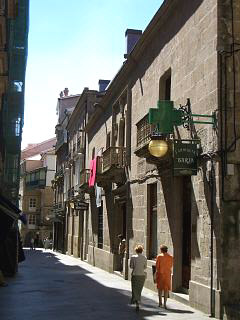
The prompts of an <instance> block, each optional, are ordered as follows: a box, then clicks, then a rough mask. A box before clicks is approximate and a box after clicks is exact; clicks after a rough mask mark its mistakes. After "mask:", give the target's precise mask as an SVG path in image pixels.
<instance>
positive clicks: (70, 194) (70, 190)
mask: <svg viewBox="0 0 240 320" xmlns="http://www.w3.org/2000/svg"><path fill="white" fill-rule="evenodd" d="M73 197H74V187H72V188H71V189H68V199H71V198H73Z"/></svg>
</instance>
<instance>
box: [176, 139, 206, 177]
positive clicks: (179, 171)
mask: <svg viewBox="0 0 240 320" xmlns="http://www.w3.org/2000/svg"><path fill="white" fill-rule="evenodd" d="M199 144H200V141H199V140H174V144H173V147H174V152H173V175H174V176H183V175H197V156H198V145H199Z"/></svg>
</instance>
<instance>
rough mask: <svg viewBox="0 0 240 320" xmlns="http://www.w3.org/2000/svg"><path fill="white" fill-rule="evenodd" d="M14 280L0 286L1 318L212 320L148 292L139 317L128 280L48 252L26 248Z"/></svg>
mask: <svg viewBox="0 0 240 320" xmlns="http://www.w3.org/2000/svg"><path fill="white" fill-rule="evenodd" d="M25 254H26V261H24V262H23V263H21V264H20V265H19V272H18V274H17V276H16V277H15V278H12V279H7V281H8V286H7V287H0V319H1V320H20V319H22V320H30V319H31V320H40V319H41V320H55V319H56V320H57V319H58V320H77V319H78V320H79V319H83V320H85V319H86V320H88V319H100V320H108V319H113V320H118V319H121V320H124V319H129V320H131V319H162V318H164V319H169V320H170V319H172V320H174V319H177V320H182V319H185V320H192V319H195V320H200V319H208V316H207V315H204V314H202V313H200V312H198V311H196V310H194V309H191V308H189V307H186V306H185V305H182V304H181V303H178V302H175V301H174V300H171V299H169V300H168V307H169V309H168V310H165V309H161V308H158V307H157V300H158V299H157V295H156V294H155V293H154V292H153V291H151V290H147V289H144V290H143V295H142V304H141V307H140V311H139V313H136V311H135V307H134V306H131V305H129V302H130V297H131V290H130V289H131V288H130V282H129V281H126V280H123V279H122V278H120V277H118V276H116V275H113V274H110V273H108V272H105V271H103V270H101V269H98V268H95V267H93V266H91V265H89V264H87V263H85V262H82V261H80V260H79V259H76V258H72V257H69V256H65V255H62V254H59V253H56V252H52V251H50V250H47V251H44V250H31V251H30V250H25Z"/></svg>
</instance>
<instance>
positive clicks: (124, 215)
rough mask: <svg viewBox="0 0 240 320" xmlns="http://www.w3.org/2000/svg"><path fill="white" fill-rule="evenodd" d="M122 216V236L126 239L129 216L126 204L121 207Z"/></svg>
mask: <svg viewBox="0 0 240 320" xmlns="http://www.w3.org/2000/svg"><path fill="white" fill-rule="evenodd" d="M121 215H122V232H121V233H122V235H123V238H124V239H126V227H127V220H126V218H127V216H126V203H125V202H124V203H123V204H122V205H121Z"/></svg>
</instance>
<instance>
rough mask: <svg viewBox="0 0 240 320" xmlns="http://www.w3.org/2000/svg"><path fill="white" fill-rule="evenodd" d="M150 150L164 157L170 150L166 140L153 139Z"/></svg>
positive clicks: (159, 156)
mask: <svg viewBox="0 0 240 320" xmlns="http://www.w3.org/2000/svg"><path fill="white" fill-rule="evenodd" d="M148 150H149V152H150V153H151V155H152V156H154V157H157V158H162V157H164V156H165V154H166V153H167V151H168V144H167V142H166V141H165V140H151V141H150V142H149V145H148Z"/></svg>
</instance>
